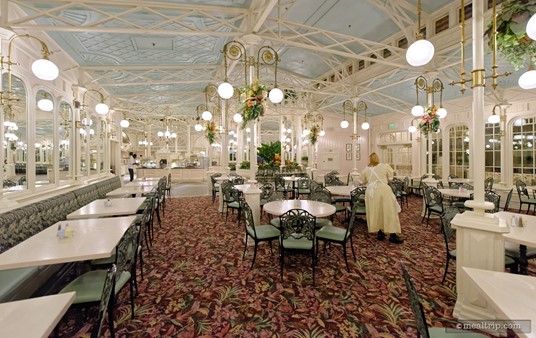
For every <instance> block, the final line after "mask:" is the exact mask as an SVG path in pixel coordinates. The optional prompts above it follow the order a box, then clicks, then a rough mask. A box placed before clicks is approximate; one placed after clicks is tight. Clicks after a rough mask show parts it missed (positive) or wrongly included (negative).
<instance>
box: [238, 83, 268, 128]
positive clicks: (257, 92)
mask: <svg viewBox="0 0 536 338" xmlns="http://www.w3.org/2000/svg"><path fill="white" fill-rule="evenodd" d="M240 93H241V94H242V95H245V97H246V99H244V101H243V102H242V104H241V105H240V111H241V112H242V113H241V114H242V127H241V128H242V129H245V128H246V127H247V125H248V123H249V122H250V121H254V120H258V119H259V118H260V117H261V116H264V109H265V99H266V86H264V85H260V84H259V81H258V80H257V79H255V80H254V81H253V83H252V84H251V85H250V86H245V87H242V88H240Z"/></svg>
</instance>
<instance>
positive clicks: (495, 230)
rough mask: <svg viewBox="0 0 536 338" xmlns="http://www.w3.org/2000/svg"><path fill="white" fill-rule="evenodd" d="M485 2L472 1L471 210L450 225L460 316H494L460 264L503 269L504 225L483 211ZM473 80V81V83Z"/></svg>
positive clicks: (480, 317)
mask: <svg viewBox="0 0 536 338" xmlns="http://www.w3.org/2000/svg"><path fill="white" fill-rule="evenodd" d="M486 4H487V1H484V0H474V1H473V34H472V37H473V76H472V78H473V81H474V82H473V83H472V85H473V114H472V116H473V125H472V128H473V133H472V134H473V137H472V142H474V147H473V149H475V151H474V153H473V154H472V160H473V163H474V173H475V177H474V191H475V194H474V201H467V202H465V205H466V206H467V207H469V208H473V209H474V211H466V212H464V213H462V214H459V215H457V216H456V217H455V218H454V220H453V221H452V224H453V225H454V226H455V227H456V229H457V234H456V251H457V257H456V288H457V290H458V299H457V301H456V305H455V307H454V316H456V317H458V318H460V319H462V320H463V319H493V318H496V317H494V314H493V311H491V310H490V309H489V308H488V305H487V303H486V301H485V299H483V298H482V297H481V296H480V295H479V293H478V291H477V290H476V289H475V287H474V285H473V284H472V283H471V281H470V280H469V278H468V277H467V276H466V274H465V273H463V270H462V267H464V266H467V267H472V268H478V269H485V270H494V271H503V270H504V239H503V237H502V233H505V232H508V231H509V228H508V227H507V226H505V224H504V223H503V224H500V223H499V221H498V219H497V218H494V217H492V216H490V215H489V214H485V213H484V209H485V208H486V209H487V208H489V209H491V208H492V207H493V204H492V203H490V202H484V169H485V168H484V151H483V150H484V149H485V148H484V145H485V143H484V119H483V116H484V71H483V69H484V40H483V33H484V9H485V5H486ZM475 82H476V83H475Z"/></svg>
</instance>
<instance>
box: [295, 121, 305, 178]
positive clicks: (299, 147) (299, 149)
mask: <svg viewBox="0 0 536 338" xmlns="http://www.w3.org/2000/svg"><path fill="white" fill-rule="evenodd" d="M294 135H296V141H295V143H296V162H298V166H299V168H300V171H303V166H302V157H303V151H302V148H303V143H302V137H301V135H302V121H301V116H299V115H298V116H296V131H295V132H294Z"/></svg>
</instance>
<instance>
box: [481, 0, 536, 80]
mask: <svg viewBox="0 0 536 338" xmlns="http://www.w3.org/2000/svg"><path fill="white" fill-rule="evenodd" d="M534 13H536V0H506V1H504V2H503V3H502V5H501V10H500V11H499V12H498V13H497V51H498V52H499V53H500V54H501V56H502V57H503V58H504V59H505V60H506V61H508V62H509V63H510V64H511V65H512V66H513V67H514V69H515V70H519V69H520V68H522V67H523V66H524V65H526V63H525V62H526V61H525V60H526V58H527V57H528V58H529V59H530V62H531V63H532V64H536V42H534V41H533V40H531V39H530V38H529V37H528V36H527V32H526V27H527V22H528V21H529V19H530V17H531V16H532V15H533V14H534ZM485 34H486V35H487V37H488V47H489V49H490V50H493V22H491V23H490V24H489V25H488V29H487V30H486V33H485Z"/></svg>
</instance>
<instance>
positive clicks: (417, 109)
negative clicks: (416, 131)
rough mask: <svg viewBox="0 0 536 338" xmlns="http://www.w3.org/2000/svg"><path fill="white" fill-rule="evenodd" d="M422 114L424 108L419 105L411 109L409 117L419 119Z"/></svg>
mask: <svg viewBox="0 0 536 338" xmlns="http://www.w3.org/2000/svg"><path fill="white" fill-rule="evenodd" d="M422 114H424V107H423V106H420V105H416V106H414V107H413V108H411V115H413V116H415V117H420V116H422Z"/></svg>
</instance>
